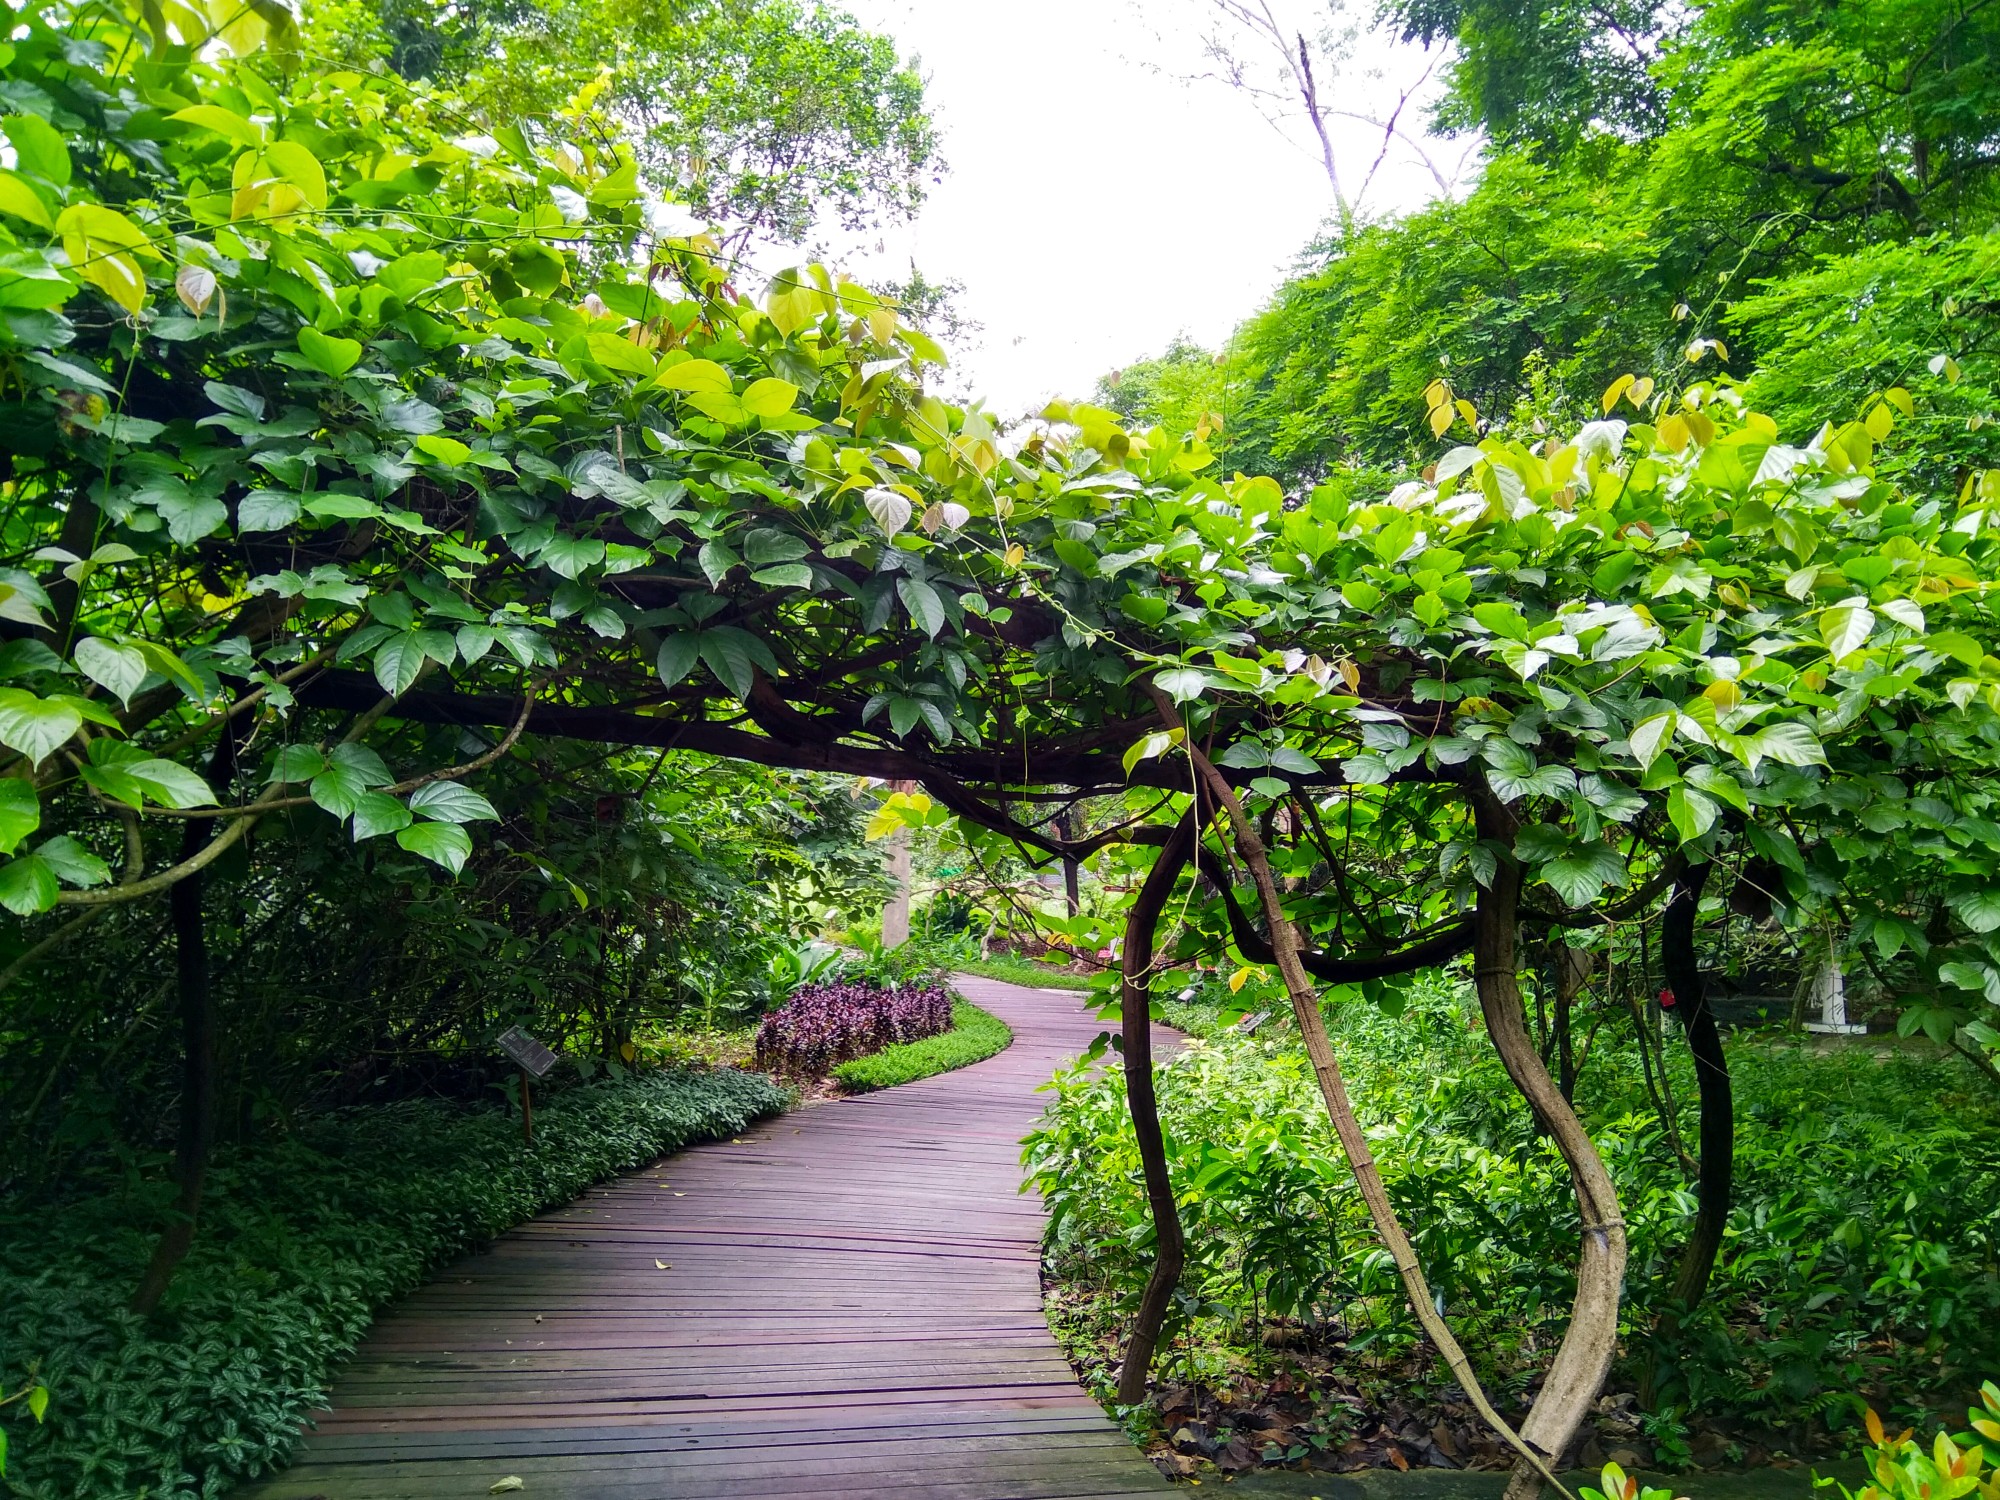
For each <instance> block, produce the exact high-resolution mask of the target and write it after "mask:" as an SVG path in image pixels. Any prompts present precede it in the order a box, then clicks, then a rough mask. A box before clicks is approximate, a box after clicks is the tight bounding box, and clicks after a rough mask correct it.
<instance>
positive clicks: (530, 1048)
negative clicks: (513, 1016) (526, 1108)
mask: <svg viewBox="0 0 2000 1500" xmlns="http://www.w3.org/2000/svg"><path fill="white" fill-rule="evenodd" d="M500 1050H501V1051H502V1052H504V1053H506V1054H507V1055H508V1056H509V1057H511V1058H513V1059H514V1061H515V1062H517V1063H519V1064H520V1065H521V1070H522V1071H523V1072H525V1073H529V1074H531V1075H533V1076H534V1077H536V1078H541V1077H543V1076H545V1075H546V1074H547V1073H548V1071H549V1069H550V1068H553V1067H554V1066H555V1065H556V1055H555V1053H553V1052H551V1051H549V1049H548V1048H546V1047H544V1046H543V1045H542V1044H541V1043H540V1042H538V1041H536V1040H535V1039H534V1038H533V1037H531V1036H529V1035H528V1033H527V1032H525V1031H523V1030H522V1029H521V1028H520V1027H518V1026H510V1027H508V1028H507V1030H505V1031H503V1032H501V1033H500Z"/></svg>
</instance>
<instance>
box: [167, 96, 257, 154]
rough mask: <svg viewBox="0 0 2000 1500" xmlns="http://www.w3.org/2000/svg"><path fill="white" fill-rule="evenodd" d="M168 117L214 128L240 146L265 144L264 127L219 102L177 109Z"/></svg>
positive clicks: (218, 133) (207, 128)
mask: <svg viewBox="0 0 2000 1500" xmlns="http://www.w3.org/2000/svg"><path fill="white" fill-rule="evenodd" d="M167 118H168V119H169V120H184V121H186V122H187V123H188V124H190V125H199V126H200V127H201V128H202V129H204V130H212V131H214V132H215V133H216V134H217V135H222V136H227V137H228V138H229V139H230V140H232V141H235V142H236V143H237V144H238V145H239V146H261V145H263V144H264V131H263V127H261V126H258V125H253V124H252V123H251V122H250V121H248V120H246V119H244V118H243V116H241V115H239V114H237V113H236V111H235V110H233V109H224V108H223V107H222V106H221V105H219V104H196V105H192V106H190V107H189V108H187V109H177V110H175V111H174V112H173V113H172V114H170V115H168V116H167Z"/></svg>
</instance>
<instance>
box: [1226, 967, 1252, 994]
mask: <svg viewBox="0 0 2000 1500" xmlns="http://www.w3.org/2000/svg"><path fill="white" fill-rule="evenodd" d="M1249 979H1250V970H1249V968H1248V967H1247V966H1246V967H1244V968H1241V969H1238V970H1237V971H1236V972H1235V973H1234V974H1231V975H1230V976H1229V993H1230V994H1232V995H1234V994H1237V993H1239V992H1240V991H1241V990H1242V988H1243V986H1244V985H1245V984H1247V983H1248V982H1249Z"/></svg>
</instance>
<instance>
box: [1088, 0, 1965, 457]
mask: <svg viewBox="0 0 2000 1500" xmlns="http://www.w3.org/2000/svg"><path fill="white" fill-rule="evenodd" d="M1383 9H1384V10H1385V12H1386V13H1387V14H1388V15H1389V16H1390V17H1391V18H1392V20H1393V21H1395V22H1396V23H1398V25H1399V26H1400V28H1401V29H1402V30H1404V31H1406V32H1407V33H1408V34H1410V35H1414V36H1419V37H1423V38H1426V39H1432V40H1446V39H1448V40H1451V41H1453V42H1455V44H1456V46H1455V49H1454V52H1453V59H1454V61H1453V63H1452V65H1451V67H1452V73H1453V87H1452V88H1451V90H1450V91H1449V92H1448V93H1447V95H1446V97H1445V100H1444V104H1443V108H1442V110H1441V113H1440V117H1439V122H1438V123H1439V124H1441V125H1442V126H1444V127H1445V128H1449V129H1462V128H1480V129H1484V130H1485V131H1487V132H1488V133H1489V134H1490V136H1491V138H1492V140H1493V141H1494V148H1493V151H1492V153H1491V156H1490V158H1489V160H1488V163H1487V165H1486V168H1485V170H1484V172H1483V174H1482V176H1481V179H1480V182H1479V184H1478V186H1477V187H1476V188H1474V189H1473V190H1472V191H1471V192H1470V193H1469V194H1468V195H1467V197H1466V198H1465V199H1464V200H1463V201H1461V202H1446V203H1438V204H1434V205H1432V206H1430V207H1428V208H1426V209H1424V210H1422V211H1420V212H1416V213H1412V214H1409V215H1406V216H1403V217H1401V218H1397V219H1393V220H1388V221H1384V222H1380V223H1376V224H1372V225H1363V226H1357V227H1355V228H1353V229H1351V230H1349V231H1348V232H1346V233H1345V234H1337V235H1335V236H1334V237H1332V238H1331V239H1329V240H1328V241H1327V242H1326V243H1325V244H1323V245H1320V246H1318V247H1315V248H1314V250H1313V251H1311V252H1310V253H1309V254H1308V255H1307V256H1306V258H1305V267H1304V269H1303V270H1302V271H1301V272H1300V274H1299V275H1297V276H1296V277H1295V278H1294V279H1292V280H1291V281H1289V282H1288V283H1287V284H1286V285H1285V286H1284V287H1283V288H1282V289H1281V290H1280V291H1279V293H1278V294H1277V296H1276V298H1275V299H1274V300H1273V302H1272V303H1271V305H1270V306H1269V308H1268V309H1267V310H1266V311H1265V312H1263V313H1262V314H1260V315H1259V316H1258V317H1256V318H1254V319H1252V320H1251V321H1250V322H1249V323H1247V324H1245V325H1244V327H1243V328H1242V329H1240V330H1239V331H1238V333H1237V335H1236V337H1235V339H1234V341H1233V342H1232V343H1231V345H1230V346H1229V349H1228V351H1227V358H1226V359H1225V360H1223V361H1222V362H1221V363H1220V364H1219V365H1211V366H1207V367H1205V368H1204V367H1203V365H1202V364H1201V362H1200V361H1199V360H1194V359H1190V358H1189V357H1188V355H1189V351H1185V350H1174V351H1169V352H1168V353H1167V355H1166V356H1165V357H1164V358H1163V359H1162V360H1160V361H1158V362H1145V363H1142V364H1138V365H1134V366H1129V367H1127V368H1126V369H1125V370H1123V371H1121V372H1120V374H1119V376H1118V379H1117V384H1116V386H1115V387H1111V388H1108V389H1107V394H1109V395H1111V396H1113V397H1114V398H1117V399H1120V401H1121V404H1122V405H1123V406H1124V408H1125V409H1127V410H1129V411H1131V412H1133V414H1134V415H1136V416H1138V417H1140V418H1141V419H1142V420H1167V421H1169V422H1170V423H1171V424H1173V425H1175V426H1177V427H1179V428H1182V429H1186V428H1189V427H1192V426H1193V425H1194V423H1195V422H1196V421H1197V420H1198V419H1199V418H1200V417H1201V416H1203V415H1204V414H1207V413H1211V412H1213V413H1216V414H1218V415H1221V416H1223V417H1224V418H1225V420H1226V422H1227V432H1228V437H1227V440H1226V444H1225V447H1224V456H1225V458H1226V459H1227V461H1229V462H1230V463H1232V464H1235V465H1238V466H1241V467H1243V468H1245V469H1247V470H1250V471H1251V472H1267V473H1274V474H1279V475H1283V476H1289V477H1297V478H1312V477H1320V476H1322V475H1324V474H1326V473H1328V472H1330V471H1332V470H1333V469H1334V468H1336V467H1339V466H1350V465H1360V466H1363V467H1376V468H1381V467H1400V466H1401V465H1403V464H1405V463H1409V462H1411V461H1413V460H1414V461H1418V462H1420V461H1421V460H1422V456H1423V455H1424V454H1425V453H1426V434H1425V431H1424V428H1423V426H1422V415H1423V413H1422V408H1421V406H1420V405H1419V404H1418V402H1419V393H1420V392H1421V391H1422V390H1423V388H1424V387H1425V386H1426V385H1427V384H1428V383H1429V382H1430V381H1431V380H1433V379H1435V378H1437V377H1439V376H1442V377H1444V378H1446V379H1448V380H1450V381H1451V383H1452V384H1453V386H1454V387H1455V388H1456V390H1457V391H1458V393H1459V394H1460V395H1462V396H1464V397H1466V398H1468V399H1470V400H1471V401H1472V402H1473V404H1474V405H1475V406H1476V407H1477V409H1478V411H1479V413H1480V414H1481V416H1482V417H1483V418H1487V419H1492V420H1505V419H1508V418H1518V419H1519V420H1520V421H1521V422H1523V423H1524V424H1525V423H1527V422H1531V421H1533V420H1535V419H1537V418H1540V419H1542V420H1543V421H1544V422H1546V423H1548V424H1549V425H1551V426H1555V425H1560V424H1562V423H1566V422H1570V421H1574V420H1576V419H1577V418H1579V417H1580V416H1581V415H1583V414H1584V413H1585V412H1586V411H1588V409H1589V407H1590V405H1591V403H1592V401H1593V400H1594V398H1595V396H1596V394H1597V392H1598V391H1600V390H1602V389H1603V388H1604V387H1605V386H1606V385H1608V384H1609V383H1610V382H1611V380H1612V379H1613V378H1615V377H1616V376H1617V375H1618V374H1619V373H1620V372H1621V371H1623V370H1626V369H1633V368H1636V369H1638V370H1639V371H1640V373H1642V374H1643V373H1647V372H1649V371H1650V372H1653V373H1660V372H1664V371H1668V370H1671V369H1673V368H1674V367H1675V366H1677V365H1679V364H1681V362H1682V359H1683V351H1684V350H1685V349H1686V348H1687V347H1688V345H1689V344H1690V342H1691V341H1693V340H1695V339H1714V338H1720V339H1722V340H1723V341H1724V343H1723V344H1722V345H1720V346H1713V347H1711V348H1710V350H1709V351H1708V354H1707V359H1708V360H1709V361H1711V362H1713V363H1719V364H1722V365H1724V366H1725V367H1726V368H1727V369H1728V370H1730V371H1731V372H1734V373H1737V374H1739V375H1751V376H1752V377H1753V379H1752V388H1751V393H1750V394H1751V398H1752V400H1753V401H1754V402H1755V403H1756V404H1757V405H1758V406H1759V407H1760V409H1762V410H1765V411H1768V412H1770V413H1771V415H1772V416H1773V417H1775V418H1776V419H1777V420H1778V423H1779V428H1780V430H1781V432H1782V433H1783V434H1784V435H1785V437H1786V438H1787V440H1788V441H1796V440H1803V439H1804V438H1805V437H1807V436H1808V435H1809V434H1810V432H1811V431H1812V429H1813V428H1815V427H1817V426H1818V424H1819V423H1820V421H1821V420H1823V419H1824V418H1825V417H1827V416H1829V415H1831V414H1834V413H1836V412H1839V411H1841V410H1843V409H1846V408H1848V407H1849V406H1851V404H1852V403H1854V402H1855V401H1856V400H1857V399H1858V398H1859V397H1861V396H1863V395H1865V394H1866V393H1867V392H1869V391H1872V390H1878V389H1881V388H1883V387H1885V386H1888V385H1893V384H1903V385H1907V386H1909V388H1910V389H1912V390H1913V391H1921V392H1922V393H1923V395H1924V398H1925V400H1924V406H1925V408H1926V416H1925V418H1924V421H1925V423H1926V427H1925V437H1924V439H1923V441H1921V442H1920V443H1918V444H1916V445H1914V451H1913V452H1912V453H1911V454H1910V455H1908V456H1907V461H1921V462H1926V463H1929V464H1934V465H1936V466H1937V467H1938V468H1940V469H1942V470H1943V471H1944V472H1946V473H1952V474H1954V475H1956V474H1958V473H1962V471H1963V468H1964V467H1966V466H1978V465H1980V464H1990V463H1992V462H1993V461H1994V457H1995V454H1996V453H2000V448H1996V442H1997V441H2000V439H1996V437H1995V435H1994V432H1993V431H1992V430H1991V429H1990V428H1986V427H1985V425H1984V424H1985V423H1987V422H1990V419H1991V415H1992V413H1993V411H1994V402H1993V394H1992V393H1993V387H1994V383H1995V379H1996V375H1995V363H1994V359H1995V348H1996V328H2000V324H1996V318H1995V308H1994V303H1993V300H1992V298H1991V295H1990V288H1991V285H1992V278H1993V266H1994V255H1995V253H1996V252H1995V249H1994V240H1993V235H1994V231H1995V226H1996V224H2000V175H1996V169H2000V152H1996V150H1995V145H1996V139H1997V138H1996V134H1995V132H1996V126H1995V121H1996V120H2000V84H1997V83H1996V78H2000V71H1996V69H1995V67H1994V58H1995V56H1996V55H2000V18H1996V17H1995V15H1994V13H1993V11H1992V9H1991V8H1990V7H1987V6H1983V5H1979V4H1974V3H1966V0H1901V3H1895V4H1882V5H1816V4H1774V3H1768V0H1731V3H1725V4H1715V5H1702V6H1687V7H1676V6H1666V5H1661V4H1657V3H1654V0H1618V3H1614V4H1573V3H1561V4H1555V5H1527V4H1521V3H1518V0H1389V3H1388V4H1386V5H1385V6H1384V7H1383ZM1941 355H1950V356H1953V357H1954V359H1955V361H1956V365H1957V367H1960V368H1962V369H1963V372H1964V381H1963V383H1962V384H1960V385H1958V386H1956V387H1954V384H1953V382H1951V381H1950V380H1947V379H1944V378H1941V377H1940V376H1939V375H1937V374H1935V373H1933V372H1932V371H1931V370H1930V369H1929V365H1930V361H1931V360H1932V359H1933V358H1936V357H1938V356H1941ZM1197 373H1199V374H1200V375H1201V376H1202V378H1201V379H1200V380H1198V381H1195V380H1190V379H1189V378H1188V377H1189V376H1190V375H1193V374H1197ZM1968 419H1971V420H1973V421H1974V422H1976V423H1979V424H1980V426H1981V428H1982V430H1978V431H1975V432H1968V431H1967V428H1966V424H1967V421H1968Z"/></svg>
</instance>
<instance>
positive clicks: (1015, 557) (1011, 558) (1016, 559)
mask: <svg viewBox="0 0 2000 1500" xmlns="http://www.w3.org/2000/svg"><path fill="white" fill-rule="evenodd" d="M1027 555H1028V549H1027V548H1026V547H1023V546H1022V545H1021V544H1020V543H1019V542H1016V543H1014V545H1013V546H1011V547H1009V548H1008V549H1007V555H1006V557H1005V558H1003V559H1002V561H1003V562H1005V563H1006V565H1007V566H1008V567H1010V568H1018V567H1020V566H1021V559H1022V558H1024V557H1026V556H1027Z"/></svg>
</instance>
